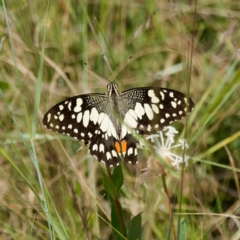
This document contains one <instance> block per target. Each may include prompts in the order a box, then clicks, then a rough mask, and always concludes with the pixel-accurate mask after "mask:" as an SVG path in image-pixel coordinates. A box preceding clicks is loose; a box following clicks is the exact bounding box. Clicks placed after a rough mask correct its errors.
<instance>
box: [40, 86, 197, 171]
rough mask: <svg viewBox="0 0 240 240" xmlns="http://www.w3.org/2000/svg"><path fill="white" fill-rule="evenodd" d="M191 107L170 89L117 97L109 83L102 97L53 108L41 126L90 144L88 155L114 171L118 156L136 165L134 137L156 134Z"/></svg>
mask: <svg viewBox="0 0 240 240" xmlns="http://www.w3.org/2000/svg"><path fill="white" fill-rule="evenodd" d="M193 107H194V103H193V102H192V100H191V99H190V98H187V97H186V96H185V95H184V94H183V93H180V92H178V91H175V90H172V89H166V88H154V87H149V88H147V87H145V88H135V89H130V90H127V91H124V92H122V93H120V92H119V91H118V88H117V84H116V83H114V82H112V83H109V84H108V92H107V93H105V94H100V93H92V94H83V95H79V96H75V97H72V98H68V99H66V100H64V101H62V102H60V103H58V104H57V105H55V106H53V107H52V108H51V109H50V110H49V111H48V112H47V113H46V114H45V116H44V119H43V124H44V125H45V126H46V127H47V128H49V129H51V130H52V131H55V132H59V133H63V134H67V135H69V136H71V137H73V138H75V139H78V140H83V141H84V142H87V143H89V144H90V145H89V150H90V154H91V155H93V156H95V157H96V158H97V159H98V161H102V162H104V163H105V164H106V166H107V167H112V166H113V167H115V166H117V165H119V164H120V162H121V155H123V156H124V159H125V161H126V162H129V163H132V164H136V163H137V147H136V145H137V143H138V141H137V140H136V138H135V137H134V133H137V134H139V135H143V134H153V133H156V132H158V131H160V130H161V129H163V128H164V127H165V126H168V125H169V124H170V123H171V122H173V121H176V120H179V119H181V118H182V117H184V116H185V115H186V114H187V113H189V112H190V111H191V110H192V109H193Z"/></svg>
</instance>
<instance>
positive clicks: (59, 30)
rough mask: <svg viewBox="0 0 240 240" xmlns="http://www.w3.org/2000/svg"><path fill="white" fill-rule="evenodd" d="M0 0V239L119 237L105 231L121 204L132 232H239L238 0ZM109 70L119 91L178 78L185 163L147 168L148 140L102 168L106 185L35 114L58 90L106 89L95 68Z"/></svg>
mask: <svg viewBox="0 0 240 240" xmlns="http://www.w3.org/2000/svg"><path fill="white" fill-rule="evenodd" d="M2 3H3V4H2V8H1V10H0V11H1V13H2V14H1V15H0V21H1V23H2V24H1V27H0V38H1V39H2V41H3V44H2V47H1V52H0V69H1V71H0V95H1V97H0V99H1V101H0V114H1V120H0V124H1V125H0V139H1V146H0V189H1V190H0V203H1V205H0V238H1V239H4V240H5V239H124V238H121V237H120V235H118V234H116V232H114V231H112V227H115V225H114V224H118V222H114V221H113V220H114V219H115V218H116V219H118V217H119V216H120V215H121V214H123V215H124V225H125V227H126V229H127V230H128V234H129V236H130V235H131V234H133V235H131V236H135V235H134V234H136V233H135V232H134V230H136V232H140V231H142V239H204V240H205V239H232V240H234V239H239V235H240V230H239V208H240V204H239V197H240V190H239V171H240V168H239V161H240V151H239V149H240V137H239V136H240V130H239V129H240V128H239V122H240V110H239V109H240V107H239V106H240V100H239V91H240V87H239V85H240V71H239V50H238V48H239V47H238V42H239V38H240V34H239V31H238V28H239V21H238V19H237V16H238V15H239V11H240V9H239V5H238V4H237V2H233V1H221V2H217V3H216V1H212V2H209V1H201V2H200V1H198V2H197V12H196V13H195V15H194V5H189V4H188V3H187V2H184V1H182V2H181V3H178V4H175V5H174V4H173V3H172V2H171V1H170V2H166V1H161V0H160V1H157V2H156V1H145V2H144V1H142V2H141V1H135V2H127V1H116V2H112V1H111V2H107V1H105V2H94V1H92V2H87V1H66V0H65V1H64V0H62V1H50V2H49V3H48V2H43V1H30V2H29V1H23V0H20V1H11V0H10V1H5V2H4V1H2ZM48 4H49V5H48ZM194 16H195V19H196V22H195V23H194ZM4 37H5V39H3V38H4ZM192 45H193V52H192V55H191V46H192ZM130 56H132V58H131V60H130V61H129V63H128V64H127V65H126V63H127V61H128V59H129V57H130ZM191 61H192V66H191V65H190V62H191ZM84 63H87V65H88V66H85V65H84ZM125 65H126V66H125ZM124 66H125V67H124ZM123 67H124V68H123ZM88 68H91V71H90V70H89V69H88ZM122 69H123V70H122ZM120 70H122V71H121V73H120V75H119V76H118V77H117V80H116V81H117V83H118V85H119V89H120V91H123V90H126V89H130V88H133V87H141V86H158V87H169V88H172V89H176V90H179V91H181V92H185V93H187V92H188V89H189V95H190V96H191V98H192V99H193V100H194V102H195V109H194V111H193V112H192V113H191V114H190V115H189V117H188V124H187V128H184V125H185V123H186V122H185V121H180V122H177V123H174V124H173V125H174V126H175V127H176V128H177V129H178V130H179V132H180V133H179V138H182V136H183V134H184V132H185V133H187V140H188V143H189V146H190V149H189V150H188V152H187V154H188V155H189V156H190V159H189V166H188V168H186V169H185V170H184V171H183V172H181V171H180V172H178V171H176V170H174V169H173V168H169V167H167V170H168V172H167V174H166V176H165V177H164V176H162V177H161V176H159V177H156V178H154V177H150V179H147V180H146V179H144V178H141V175H142V172H141V169H143V168H146V164H147V160H148V158H149V156H150V155H151V151H148V148H146V149H144V150H139V154H138V159H139V164H138V165H135V166H131V165H127V164H122V168H121V171H122V175H121V172H116V173H112V172H110V173H109V174H110V176H111V175H112V176H113V181H115V182H114V184H115V185H114V186H115V187H116V186H117V187H116V189H115V190H112V189H113V188H114V186H113V185H112V183H109V182H108V180H107V177H106V176H108V175H107V172H106V169H105V168H104V166H103V165H101V164H99V163H98V162H97V161H96V160H95V159H92V157H91V156H90V155H89V154H87V148H83V149H81V150H80V151H77V150H78V149H79V147H80V146H82V143H79V142H77V141H74V140H73V139H71V138H68V137H66V136H63V135H60V134H53V133H51V132H50V131H49V130H47V129H45V128H44V127H43V125H42V118H43V115H44V113H45V112H46V111H47V110H48V109H49V108H50V107H51V106H53V105H54V104H56V103H57V102H59V101H60V100H62V99H64V98H66V97H70V96H74V95H77V94H83V93H89V92H105V91H107V89H106V85H107V81H106V80H104V79H101V80H99V79H98V78H96V76H95V75H94V72H96V73H99V74H101V75H102V76H104V77H105V78H107V79H109V80H110V81H112V80H114V79H115V77H116V76H117V75H118V72H119V71H120ZM159 161H162V160H159ZM162 164H164V163H163V162H162ZM165 165H166V164H165ZM165 167H166V166H165ZM117 171H118V170H117ZM154 173H155V172H154ZM104 174H105V175H104ZM104 176H105V177H104ZM116 176H118V177H116ZM121 176H122V177H121ZM122 178H123V179H124V182H123V184H121V182H118V181H117V180H119V179H122ZM103 179H105V182H103ZM114 179H115V180H114ZM116 179H117V180H116ZM139 179H140V181H141V182H142V183H143V184H141V185H139V184H136V183H139ZM109 186H110V187H111V188H110V187H109ZM109 188H110V189H109ZM107 192H108V193H107ZM116 192H117V195H116ZM111 197H112V200H111ZM115 197H116V199H115ZM114 201H115V203H116V201H119V204H120V205H114ZM114 206H115V207H116V209H115V210H116V211H118V210H119V209H120V210H121V211H122V213H118V214H117V213H116V214H115V215H114V214H113V213H112V214H111V209H113V208H114ZM118 207H119V208H118ZM121 211H120V212H121ZM140 213H141V214H140ZM123 215H121V216H123ZM134 217H135V218H134ZM171 219H172V220H171ZM116 221H118V220H116ZM130 226H133V227H132V228H131V227H130ZM171 226H174V230H175V231H174V233H175V235H174V234H173V228H172V227H171ZM123 232H124V230H123ZM174 236H175V237H174ZM131 239H133V237H132V238H131Z"/></svg>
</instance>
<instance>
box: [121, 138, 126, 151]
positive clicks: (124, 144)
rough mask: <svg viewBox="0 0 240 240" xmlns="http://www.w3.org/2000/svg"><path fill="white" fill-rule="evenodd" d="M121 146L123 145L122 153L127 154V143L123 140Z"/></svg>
mask: <svg viewBox="0 0 240 240" xmlns="http://www.w3.org/2000/svg"><path fill="white" fill-rule="evenodd" d="M121 144H122V152H123V153H125V152H126V151H127V141H126V140H122V142H121Z"/></svg>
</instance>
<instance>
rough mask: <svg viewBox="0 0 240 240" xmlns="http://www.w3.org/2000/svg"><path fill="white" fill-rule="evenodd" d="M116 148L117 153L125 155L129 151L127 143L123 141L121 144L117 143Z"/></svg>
mask: <svg viewBox="0 0 240 240" xmlns="http://www.w3.org/2000/svg"><path fill="white" fill-rule="evenodd" d="M120 144H121V145H120ZM115 148H116V151H117V153H120V154H121V153H125V152H126V151H127V141H126V140H122V141H121V142H115Z"/></svg>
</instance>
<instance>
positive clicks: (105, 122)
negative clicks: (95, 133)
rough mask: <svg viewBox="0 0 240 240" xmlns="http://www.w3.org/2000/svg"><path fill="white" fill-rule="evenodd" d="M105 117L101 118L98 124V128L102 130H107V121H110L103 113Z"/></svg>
mask: <svg viewBox="0 0 240 240" xmlns="http://www.w3.org/2000/svg"><path fill="white" fill-rule="evenodd" d="M104 115H105V117H104V119H103V120H102V123H101V125H100V129H101V130H102V131H103V132H106V131H107V130H108V126H109V122H110V119H109V117H108V115H106V114H104Z"/></svg>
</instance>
